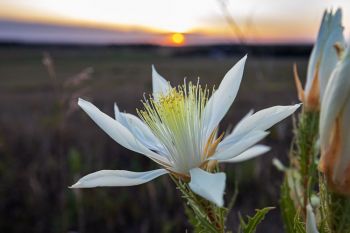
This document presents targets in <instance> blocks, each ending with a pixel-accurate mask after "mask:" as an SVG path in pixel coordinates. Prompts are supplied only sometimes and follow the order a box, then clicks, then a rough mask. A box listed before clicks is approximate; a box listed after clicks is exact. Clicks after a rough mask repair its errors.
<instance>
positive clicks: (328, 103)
mask: <svg viewBox="0 0 350 233" xmlns="http://www.w3.org/2000/svg"><path fill="white" fill-rule="evenodd" d="M349 73H350V47H348V48H347V51H346V54H345V58H344V60H343V61H341V62H339V63H338V64H337V66H336V68H335V70H334V71H333V73H332V75H331V78H330V80H329V82H328V84H327V87H326V91H325V95H324V97H323V99H322V104H321V112H320V144H321V147H322V148H328V147H329V140H328V139H330V138H331V133H332V128H333V125H334V123H335V120H336V118H337V117H338V116H339V114H340V112H341V109H342V108H343V107H344V106H345V104H346V99H347V98H348V96H349V93H350V79H349V78H348V77H349ZM323 109H325V110H323Z"/></svg>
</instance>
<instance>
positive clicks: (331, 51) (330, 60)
mask: <svg viewBox="0 0 350 233" xmlns="http://www.w3.org/2000/svg"><path fill="white" fill-rule="evenodd" d="M337 42H338V43H340V44H341V45H342V46H345V41H344V36H343V29H342V28H339V30H337V31H334V32H332V34H331V35H330V36H329V38H328V40H327V42H326V44H325V47H324V50H323V56H322V59H321V61H320V66H319V82H320V99H321V100H322V98H323V95H324V92H325V90H326V85H327V83H328V81H329V79H330V76H331V74H332V71H333V70H334V68H335V66H336V64H337V62H338V60H339V58H338V54H337V52H336V50H335V48H334V44H335V43H337Z"/></svg>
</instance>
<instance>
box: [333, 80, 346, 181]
mask: <svg viewBox="0 0 350 233" xmlns="http://www.w3.org/2000/svg"><path fill="white" fill-rule="evenodd" d="M349 85H350V84H349ZM348 95H349V97H348V99H347V102H346V103H345V104H344V108H343V110H342V113H341V117H340V118H339V120H340V127H339V128H340V139H341V142H340V145H341V146H340V151H339V155H338V156H339V157H338V160H336V163H335V166H334V174H333V179H334V181H335V182H337V183H343V182H344V179H346V176H345V174H346V169H347V168H348V167H349V166H350V143H349V142H350V141H349V138H350V93H348Z"/></svg>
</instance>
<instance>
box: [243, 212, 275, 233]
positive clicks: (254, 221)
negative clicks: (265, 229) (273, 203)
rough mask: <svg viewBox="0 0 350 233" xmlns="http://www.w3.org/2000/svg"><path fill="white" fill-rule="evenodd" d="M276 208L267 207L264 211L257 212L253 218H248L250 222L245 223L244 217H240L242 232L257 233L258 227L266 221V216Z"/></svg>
mask: <svg viewBox="0 0 350 233" xmlns="http://www.w3.org/2000/svg"><path fill="white" fill-rule="evenodd" d="M274 208H275V207H266V208H264V209H260V210H256V214H255V215H254V216H253V217H249V216H248V221H247V222H245V221H244V219H243V218H242V217H240V222H241V226H240V229H241V232H243V233H255V231H256V228H257V227H258V225H259V224H260V223H261V222H262V220H264V218H265V215H266V214H267V213H268V212H269V211H270V210H272V209H274Z"/></svg>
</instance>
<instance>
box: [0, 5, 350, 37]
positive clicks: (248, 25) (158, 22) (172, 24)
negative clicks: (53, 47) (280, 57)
mask: <svg viewBox="0 0 350 233" xmlns="http://www.w3.org/2000/svg"><path fill="white" fill-rule="evenodd" d="M223 2H225V3H226V6H227V8H223V7H222V6H223V5H222V3H223ZM306 3H307V4H306ZM338 6H341V7H342V8H343V11H344V12H343V15H344V20H343V22H344V23H345V22H350V1H345V0H337V1H331V0H294V1H290V0H278V1H277V0H245V1H239V0H227V1H225V0H191V1H189V0H177V1H165V0H147V1H139V0H128V1H121V0H99V1H96V0H95V1H93V0H73V1H72V0H50V1H48V0H0V19H2V20H3V21H4V20H6V22H9V21H17V22H31V23H33V22H34V23H45V24H52V25H64V26H77V27H79V28H86V27H88V28H94V29H95V28H96V29H103V30H106V31H111V32H115V36H113V35H111V36H110V37H111V38H113V42H115V43H118V35H119V34H120V33H121V34H122V35H123V36H124V37H123V38H124V39H125V40H126V41H128V40H127V36H128V35H129V36H132V35H135V36H134V37H133V38H134V39H135V41H136V40H137V38H139V40H140V42H141V43H142V41H143V40H144V41H145V42H151V43H152V42H154V43H157V44H164V43H168V42H167V41H168V38H169V35H170V34H171V33H175V32H180V33H185V35H187V38H186V43H187V44H192V43H194V44H196V41H197V42H198V43H199V44H200V43H215V42H225V41H227V42H232V41H233V40H235V39H237V38H236V37H237V31H236V30H232V29H233V28H232V27H230V26H228V23H227V20H226V19H225V13H224V10H225V9H226V10H227V14H228V15H230V16H232V17H233V19H234V20H235V22H236V23H237V25H238V26H239V30H240V31H241V34H242V36H243V38H244V40H246V41H248V42H260V43H263V42H270V43H274V42H278V43H283V42H303V41H312V40H313V38H315V35H316V33H317V30H318V27H319V25H318V24H319V21H320V18H321V16H322V12H323V10H324V9H325V8H327V7H328V8H329V7H333V8H335V7H338ZM1 25H5V26H3V27H1ZM6 25H7V24H4V23H3V24H0V37H1V36H2V35H3V36H5V37H6V36H7V37H8V38H11V37H10V36H12V37H16V35H17V34H19V35H20V36H22V37H23V38H24V37H25V35H24V33H27V34H30V33H31V32H30V27H28V30H25V27H24V26H22V27H20V29H11V27H10V26H7V27H6ZM10 25H13V24H10ZM31 26H32V28H33V25H31ZM345 27H347V28H350V25H346V24H345ZM45 28H46V29H47V27H45ZM5 29H6V30H7V31H10V32H7V31H6V30H5ZM60 30H61V31H60V32H62V33H65V32H64V30H63V29H62V28H61V29H60ZM71 31H72V30H71ZM71 31H70V32H71ZM36 32H39V33H40V32H42V33H43V32H44V29H38V28H36ZM6 33H7V34H6ZM16 33H17V34H16ZM20 33H22V34H23V35H22V34H20ZM57 33H59V32H58V31H57ZM94 33H98V32H94ZM106 33H107V34H108V33H109V32H106ZM118 33H119V34H118ZM133 33H136V34H133ZM32 34H33V35H29V37H30V36H31V38H33V40H34V39H35V35H34V33H32ZM44 34H45V33H44ZM9 35H10V36H9ZM45 35H46V36H49V33H46V34H45ZM101 35H102V34H101ZM42 38H44V37H42ZM59 38H61V37H59ZM62 38H69V34H68V33H66V37H62ZM93 38H96V35H95V37H94V36H92V39H91V40H93ZM191 38H192V39H191ZM101 41H102V39H101ZM119 41H120V42H123V41H122V40H119Z"/></svg>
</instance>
